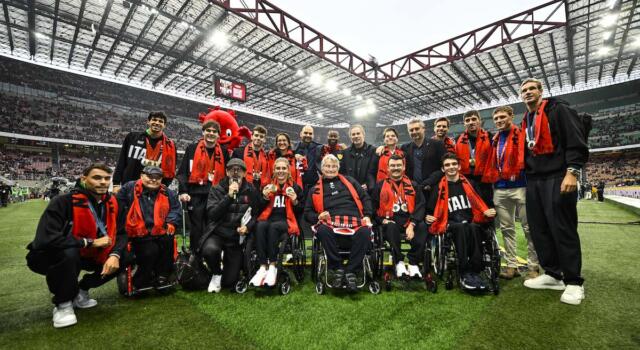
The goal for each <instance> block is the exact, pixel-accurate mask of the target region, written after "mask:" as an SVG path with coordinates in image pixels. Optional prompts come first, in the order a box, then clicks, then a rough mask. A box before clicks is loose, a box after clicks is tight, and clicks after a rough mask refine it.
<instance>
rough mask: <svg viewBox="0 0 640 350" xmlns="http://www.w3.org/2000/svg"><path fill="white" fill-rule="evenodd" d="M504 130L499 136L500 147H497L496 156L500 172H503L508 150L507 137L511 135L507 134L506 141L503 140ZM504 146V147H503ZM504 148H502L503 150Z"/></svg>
mask: <svg viewBox="0 0 640 350" xmlns="http://www.w3.org/2000/svg"><path fill="white" fill-rule="evenodd" d="M502 133H503V132H500V135H499V136H498V147H497V148H496V157H497V160H498V172H500V173H502V164H504V153H505V152H506V150H507V138H508V137H509V135H507V136H506V137H505V138H504V142H501V141H502V135H503V134H502ZM501 146H502V147H501ZM501 148H502V150H501Z"/></svg>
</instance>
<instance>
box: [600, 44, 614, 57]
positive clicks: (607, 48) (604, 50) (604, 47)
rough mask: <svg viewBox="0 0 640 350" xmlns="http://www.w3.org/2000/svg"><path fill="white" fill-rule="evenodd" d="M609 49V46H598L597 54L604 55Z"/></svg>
mask: <svg viewBox="0 0 640 350" xmlns="http://www.w3.org/2000/svg"><path fill="white" fill-rule="evenodd" d="M609 51H611V48H610V47H609V46H603V47H601V48H600V50H598V54H599V55H600V56H606V55H607V54H608V53H609Z"/></svg>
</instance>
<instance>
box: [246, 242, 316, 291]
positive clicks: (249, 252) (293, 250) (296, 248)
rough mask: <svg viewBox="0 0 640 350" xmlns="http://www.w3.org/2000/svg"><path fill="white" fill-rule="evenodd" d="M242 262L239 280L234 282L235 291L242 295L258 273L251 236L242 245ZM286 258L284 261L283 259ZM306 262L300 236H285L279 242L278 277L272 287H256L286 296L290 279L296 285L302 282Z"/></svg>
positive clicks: (289, 287) (255, 253)
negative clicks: (274, 290) (294, 281)
mask: <svg viewBox="0 0 640 350" xmlns="http://www.w3.org/2000/svg"><path fill="white" fill-rule="evenodd" d="M243 250H244V260H243V267H242V273H241V276H240V279H239V280H238V282H236V285H235V291H236V293H239V294H244V293H245V292H246V291H247V290H248V288H249V281H250V280H251V277H252V276H253V275H254V274H255V273H256V271H258V269H259V268H260V264H259V263H258V254H257V252H256V249H255V238H254V236H253V235H251V236H250V237H249V238H247V239H246V240H245V242H244V243H243ZM285 258H286V259H285ZM306 261H307V256H306V247H305V241H304V237H303V236H302V234H301V235H300V236H295V235H287V238H286V239H284V240H281V241H280V247H279V249H278V261H277V263H276V267H277V268H278V275H277V278H276V285H275V286H274V287H267V286H264V287H256V288H263V289H272V288H274V289H276V290H278V292H279V293H280V294H281V295H287V294H289V292H290V291H291V283H292V278H291V274H293V277H294V278H295V280H296V282H297V283H302V281H304V266H305V264H306Z"/></svg>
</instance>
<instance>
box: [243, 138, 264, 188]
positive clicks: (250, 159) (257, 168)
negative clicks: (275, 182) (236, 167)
mask: <svg viewBox="0 0 640 350" xmlns="http://www.w3.org/2000/svg"><path fill="white" fill-rule="evenodd" d="M243 159H244V164H246V165H247V175H245V178H246V179H247V181H248V182H250V183H253V180H254V178H253V174H254V172H255V173H256V174H260V176H261V178H260V179H258V180H260V188H262V187H264V186H265V185H266V184H268V183H269V179H270V177H269V171H268V168H269V164H268V162H267V155H266V154H265V152H264V150H263V149H261V150H260V151H259V152H258V159H256V152H255V151H254V149H253V144H252V143H249V144H248V145H246V146H245V148H244V155H243Z"/></svg>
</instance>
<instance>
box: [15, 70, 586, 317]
mask: <svg viewBox="0 0 640 350" xmlns="http://www.w3.org/2000/svg"><path fill="white" fill-rule="evenodd" d="M542 93H543V88H542V83H541V82H540V81H539V80H536V79H532V78H530V79H527V80H525V81H524V82H523V83H522V86H521V97H522V100H523V102H524V103H525V105H526V107H527V112H526V114H525V116H524V119H523V122H522V125H521V126H517V125H515V124H514V122H513V118H514V115H513V110H512V109H511V107H509V106H504V107H498V108H496V109H495V110H494V111H493V121H494V122H495V125H496V128H497V130H498V131H497V133H496V134H495V135H492V134H491V133H489V132H488V131H486V130H484V129H483V128H482V125H481V124H482V123H481V119H480V115H479V113H478V112H477V111H469V112H467V113H465V115H464V125H465V132H464V133H463V134H461V135H460V136H459V137H458V138H457V140H454V139H452V138H450V137H449V136H448V135H447V133H448V129H449V121H448V119H447V118H439V119H437V120H435V123H434V131H435V134H436V135H435V136H434V137H433V138H430V139H427V138H426V137H425V129H426V127H425V123H424V121H422V120H420V119H414V120H411V121H409V123H408V124H407V129H408V132H409V135H410V136H411V139H412V141H411V142H409V143H407V144H404V145H402V146H399V145H398V133H397V131H396V130H395V129H393V128H387V129H385V130H384V145H382V146H379V147H377V148H376V147H374V146H372V145H370V144H368V143H367V142H365V130H364V128H363V127H362V126H361V125H353V126H351V127H350V129H349V137H350V139H351V145H349V146H346V145H343V144H341V143H340V141H339V134H338V132H337V131H331V132H329V134H328V139H327V143H326V144H319V143H317V142H315V141H314V140H313V136H314V135H313V128H312V127H311V126H308V125H307V126H304V127H303V128H302V130H301V132H300V142H298V144H297V145H296V146H295V148H294V147H293V146H292V142H291V139H290V137H289V135H288V134H286V133H279V134H277V135H276V146H275V148H274V149H272V150H266V149H265V147H264V146H265V144H264V140H265V138H266V136H267V130H266V128H264V127H263V126H259V125H258V126H256V127H254V128H253V133H252V136H251V141H250V142H249V143H248V144H247V145H246V146H244V147H241V148H237V149H235V150H234V151H233V152H230V151H229V150H227V149H226V147H225V146H224V145H221V144H220V143H219V142H218V138H219V136H220V126H219V125H218V123H217V122H215V121H207V122H205V123H204V124H203V125H202V137H201V138H200V139H199V140H197V141H196V142H194V143H192V144H191V145H189V146H188V147H187V148H186V151H185V154H184V156H183V158H182V161H181V163H180V164H179V165H178V164H177V152H176V147H175V143H174V142H173V141H172V140H171V139H169V138H168V137H166V135H165V134H164V133H163V130H164V128H165V127H166V126H167V116H166V115H165V114H164V113H162V112H152V113H150V114H149V118H148V123H147V126H148V129H147V130H146V131H144V132H131V133H130V134H129V135H127V137H126V138H125V141H124V143H123V145H122V149H121V153H120V157H119V160H118V163H117V166H116V168H115V171H112V170H111V169H110V168H108V167H106V166H104V165H101V164H93V165H91V166H89V167H87V168H86V169H85V170H84V172H83V174H82V176H81V178H80V180H79V182H78V186H77V187H76V188H75V189H74V190H73V191H71V192H70V193H67V194H64V195H60V196H58V197H56V198H55V199H54V200H52V201H51V202H50V203H49V206H48V207H47V209H46V211H45V212H44V213H43V215H42V217H41V219H40V223H39V225H38V229H37V232H36V237H35V239H34V240H33V242H32V243H31V244H30V245H29V247H28V249H29V254H28V255H27V262H28V266H29V267H30V268H31V269H32V270H33V271H35V272H37V273H40V274H43V275H46V277H47V284H48V286H49V289H50V291H51V292H52V293H53V295H54V297H53V302H54V304H55V305H56V306H55V308H54V312H53V323H54V326H55V327H65V326H69V325H72V324H75V323H76V322H77V320H76V317H75V313H74V311H73V310H74V307H76V308H87V307H93V306H95V305H96V304H97V302H96V301H95V300H94V299H92V298H90V296H89V293H88V291H89V289H91V288H95V287H97V286H99V285H101V284H104V283H105V282H107V281H108V280H109V279H111V278H113V276H115V275H116V274H117V273H118V272H119V271H122V270H123V269H124V268H125V267H126V266H128V265H129V264H135V265H136V266H137V269H136V273H135V274H134V276H133V281H132V283H133V287H134V289H135V290H138V291H144V290H146V289H151V288H155V289H159V290H161V289H164V288H167V287H169V286H170V283H171V282H170V281H169V274H170V272H171V269H172V265H171V264H172V257H173V255H172V253H173V249H174V248H173V235H174V233H175V230H176V227H178V226H179V225H180V224H181V220H183V219H184V220H187V218H183V217H182V210H181V204H182V206H183V207H184V208H186V210H187V211H188V213H189V215H188V222H189V224H190V230H189V231H190V233H189V235H190V236H189V240H190V248H191V252H192V253H193V254H196V255H197V256H198V257H200V258H201V259H202V261H204V263H205V265H206V267H207V268H208V270H209V271H210V273H211V279H210V283H209V285H208V291H209V292H219V291H220V290H221V289H222V288H227V287H230V286H233V285H235V282H236V281H237V280H238V278H239V274H240V270H241V268H242V264H243V250H242V249H243V247H242V245H243V241H244V240H245V238H246V237H251V238H252V239H254V241H255V249H256V253H257V257H258V263H259V265H260V266H259V268H258V270H257V272H256V273H255V275H254V276H251V279H250V284H251V285H254V286H274V285H275V284H276V276H277V273H278V271H277V269H278V267H277V266H278V264H277V263H276V262H277V256H278V247H279V244H280V243H281V242H282V241H283V240H284V239H286V238H287V237H288V236H289V235H301V234H302V232H308V231H309V230H311V231H313V234H315V236H316V237H317V239H318V240H319V241H320V243H321V245H322V247H323V249H324V250H325V253H326V257H327V268H328V275H330V276H331V277H330V283H331V284H332V285H333V286H334V287H338V286H340V287H344V288H346V289H348V290H356V289H357V282H356V281H357V273H358V271H360V269H361V268H362V263H363V258H364V256H365V254H366V252H367V250H368V249H369V246H370V244H371V238H370V237H371V230H372V227H373V226H378V227H379V229H380V230H381V232H382V233H383V237H384V239H385V240H386V241H388V243H389V246H390V247H391V257H392V260H393V266H394V267H395V273H396V275H397V276H398V277H422V276H421V269H420V266H419V265H420V263H421V256H422V255H423V254H424V249H425V245H426V242H427V238H428V236H429V235H439V234H450V235H451V236H452V238H453V242H454V246H455V249H456V256H457V260H458V262H459V265H458V267H457V268H458V272H459V275H460V277H461V278H460V285H461V286H462V287H463V288H464V289H467V290H483V289H484V288H486V286H485V285H484V283H485V282H484V281H483V279H482V278H480V276H479V273H480V270H481V268H482V262H481V256H480V248H479V244H480V239H479V238H478V236H479V234H481V230H482V229H483V228H484V227H486V225H491V224H492V221H493V219H494V218H495V217H497V218H498V220H497V222H498V223H499V227H500V230H501V232H502V235H503V237H504V246H505V260H506V268H505V269H504V271H503V272H502V274H501V276H502V277H503V278H506V279H512V278H514V277H516V276H518V275H519V269H518V266H517V260H516V238H515V221H516V218H518V219H519V220H520V222H521V223H522V226H523V229H524V232H525V236H526V239H527V242H528V252H529V254H528V273H527V278H528V279H526V280H525V281H524V285H525V286H526V287H528V288H533V289H554V290H564V293H563V294H562V296H561V301H562V302H564V303H568V304H574V305H577V304H580V303H581V301H582V300H583V299H584V288H583V287H582V284H583V278H582V276H581V250H580V241H579V237H578V232H577V209H576V201H577V195H576V194H575V191H576V189H577V179H578V177H579V173H580V171H581V169H582V168H583V167H584V164H585V162H586V161H587V158H588V147H587V144H586V140H585V137H584V133H583V129H582V126H581V120H580V118H579V116H578V114H577V113H576V112H575V111H574V110H573V109H571V108H570V107H569V106H568V105H567V104H566V103H565V102H563V101H562V100H559V99H554V98H542ZM174 179H177V180H178V183H179V187H178V193H175V192H174V191H172V190H170V189H169V188H168V187H167V186H168V185H169V184H170V183H171V182H172V181H173V180H174ZM111 181H113V194H111V193H109V191H108V189H109V184H110V182H111ZM311 225H312V226H311ZM345 240H346V241H349V250H350V255H349V258H348V260H347V262H346V264H345V262H344V261H343V258H342V257H341V255H340V254H339V246H341V245H342V242H343V241H345ZM403 240H404V241H406V242H408V244H409V245H410V250H409V252H408V254H407V258H408V261H407V262H408V264H406V263H405V256H404V255H403V252H402V250H401V245H402V241H403ZM128 246H129V247H130V248H127V247H128ZM540 267H541V268H542V270H544V272H543V271H541V269H540ZM81 270H89V271H93V273H91V274H85V275H84V276H83V278H82V280H81V281H79V282H78V276H79V273H80V271H81ZM422 271H424V270H422Z"/></svg>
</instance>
